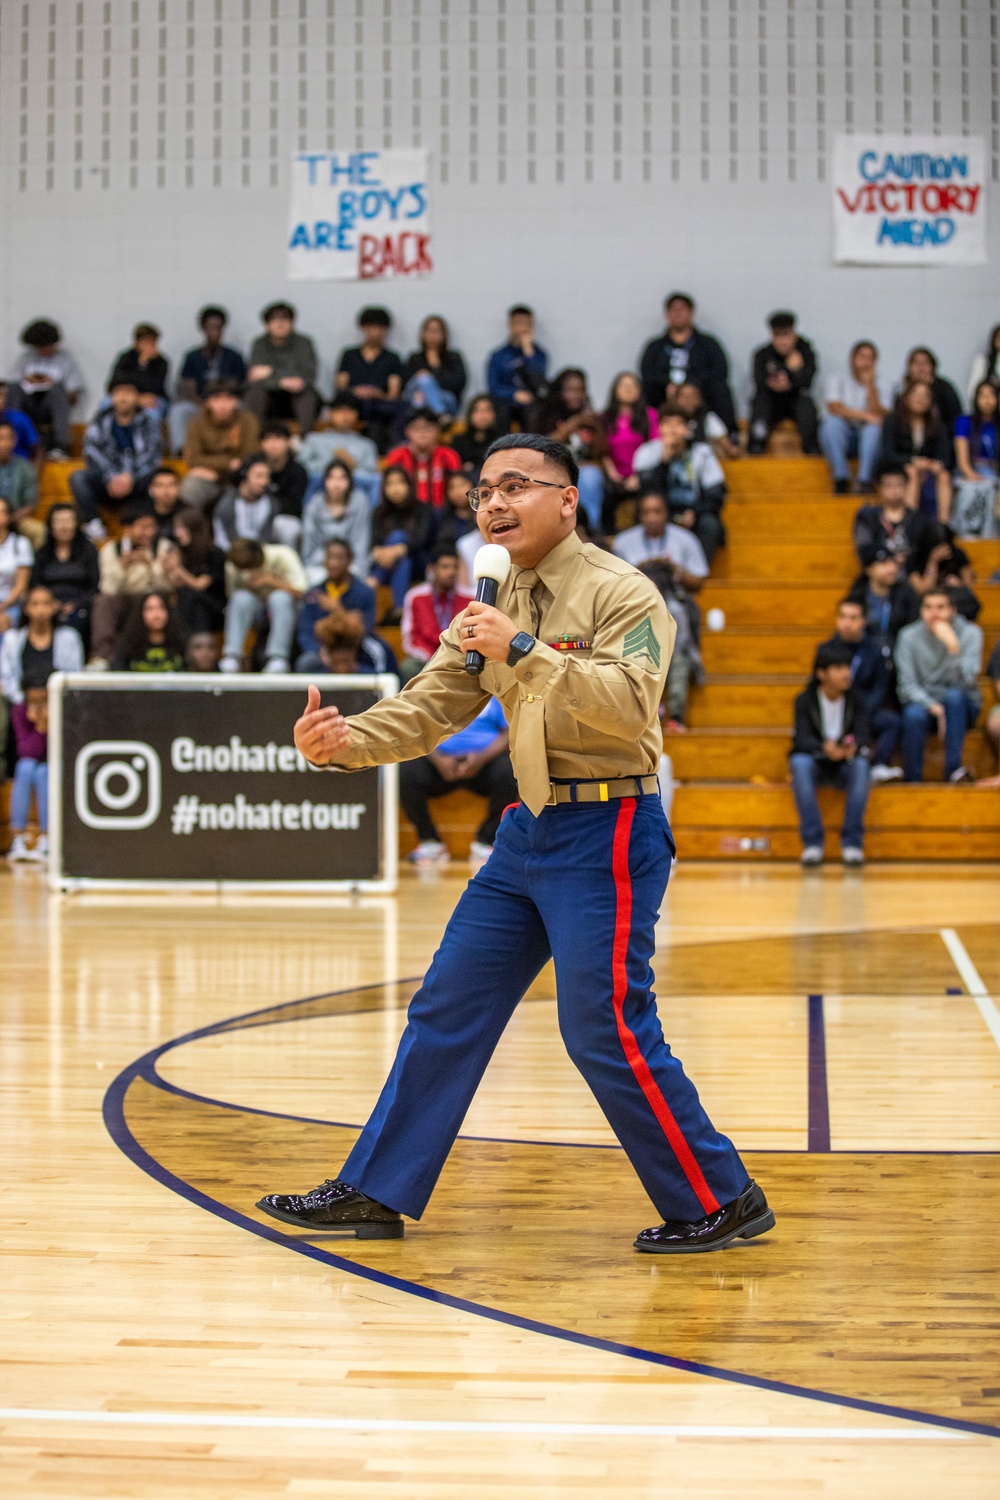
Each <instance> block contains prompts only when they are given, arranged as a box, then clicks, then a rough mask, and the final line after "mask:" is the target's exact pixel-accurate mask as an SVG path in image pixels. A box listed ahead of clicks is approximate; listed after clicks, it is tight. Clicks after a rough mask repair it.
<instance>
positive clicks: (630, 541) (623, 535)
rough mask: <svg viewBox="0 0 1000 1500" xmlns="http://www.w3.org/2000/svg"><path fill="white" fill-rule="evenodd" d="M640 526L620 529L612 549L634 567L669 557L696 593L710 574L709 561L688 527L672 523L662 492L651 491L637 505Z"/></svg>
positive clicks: (678, 575)
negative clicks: (624, 529)
mask: <svg viewBox="0 0 1000 1500" xmlns="http://www.w3.org/2000/svg"><path fill="white" fill-rule="evenodd" d="M636 509H637V515H638V525H636V526H630V527H629V528H628V529H627V530H626V531H620V532H619V533H618V535H617V536H616V537H615V538H614V539H613V540H612V543H611V548H612V551H613V552H615V553H616V554H617V556H618V557H622V558H624V559H625V561H626V562H630V563H631V564H632V566H633V567H634V568H638V567H641V565H642V564H643V563H645V562H652V561H653V560H654V559H657V558H669V560H670V562H672V563H673V564H674V573H675V577H676V579H677V581H678V582H679V583H681V584H683V586H684V587H685V588H686V589H687V590H688V592H689V593H692V594H695V593H697V592H698V590H699V589H700V588H701V585H702V580H703V579H705V578H707V577H708V562H707V560H706V557H705V553H704V551H703V549H702V545H701V543H700V542H699V540H698V538H697V537H696V536H694V535H693V533H692V532H691V531H690V530H688V528H687V527H685V526H678V525H676V524H675V523H674V522H672V521H671V520H670V519H669V517H670V510H669V507H668V505H667V502H666V500H665V499H664V497H663V495H661V494H659V493H658V492H657V491H656V490H650V492H649V494H648V495H643V497H642V499H641V500H640V501H639V503H638V506H637V508H636Z"/></svg>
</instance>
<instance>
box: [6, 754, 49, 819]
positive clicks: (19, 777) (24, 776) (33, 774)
mask: <svg viewBox="0 0 1000 1500" xmlns="http://www.w3.org/2000/svg"><path fill="white" fill-rule="evenodd" d="M32 792H34V794H35V817H36V818H37V819H38V826H39V828H40V829H41V831H42V833H48V831H49V766H48V762H47V761H44V760H28V759H26V758H25V759H23V760H19V761H18V763H17V765H16V766H15V767H14V785H13V786H12V788H11V793H10V827H11V832H12V833H23V832H24V830H25V829H26V828H27V826H28V814H29V812H30V811H31V794H32Z"/></svg>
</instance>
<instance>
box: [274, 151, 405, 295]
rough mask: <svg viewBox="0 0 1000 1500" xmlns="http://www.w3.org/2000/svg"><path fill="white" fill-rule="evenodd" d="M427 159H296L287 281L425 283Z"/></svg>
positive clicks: (352, 155)
mask: <svg viewBox="0 0 1000 1500" xmlns="http://www.w3.org/2000/svg"><path fill="white" fill-rule="evenodd" d="M428 203H429V195H428V190H427V153H426V151H414V150H406V151H299V152H296V154H295V155H294V156H293V157H292V201H291V211H290V215H289V223H288V277H289V280H290V281H378V280H383V279H385V278H386V277H392V276H426V275H428V274H429V273H430V271H432V270H433V265H432V262H431V225H430V209H429V207H428Z"/></svg>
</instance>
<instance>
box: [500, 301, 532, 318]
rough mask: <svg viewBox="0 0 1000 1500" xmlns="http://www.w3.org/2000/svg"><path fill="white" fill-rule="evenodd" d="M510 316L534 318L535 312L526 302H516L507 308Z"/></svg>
mask: <svg viewBox="0 0 1000 1500" xmlns="http://www.w3.org/2000/svg"><path fill="white" fill-rule="evenodd" d="M507 316H508V318H533V317H534V316H535V314H534V313H533V312H532V310H531V308H530V307H529V306H528V304H527V303H526V302H516V303H515V304H514V306H513V307H511V308H508V310H507Z"/></svg>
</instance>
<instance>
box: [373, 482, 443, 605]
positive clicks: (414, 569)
mask: <svg viewBox="0 0 1000 1500" xmlns="http://www.w3.org/2000/svg"><path fill="white" fill-rule="evenodd" d="M433 538H434V513H433V511H432V510H431V507H430V506H429V505H424V503H423V502H422V501H421V500H418V499H417V494H416V490H415V488H414V485H413V480H412V479H411V478H410V476H409V474H408V473H407V472H406V470H405V469H404V468H402V467H401V466H400V465H395V466H394V467H391V468H387V469H386V470H385V472H384V473H383V475H382V497H381V499H380V500H379V503H378V505H377V506H376V507H375V511H374V513H373V514H372V548H371V565H370V572H369V575H368V583H369V586H370V587H371V588H373V589H377V588H378V586H379V584H388V585H389V588H390V589H391V590H392V602H393V610H394V611H397V610H398V611H400V614H401V612H402V608H403V600H404V598H405V597H406V591H407V589H408V588H409V587H410V584H411V583H413V582H418V581H419V580H420V579H421V578H422V577H423V573H424V565H425V563H426V560H427V554H428V552H429V551H430V549H431V543H432V541H433Z"/></svg>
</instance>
